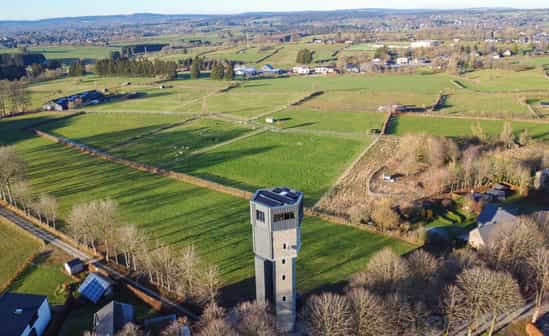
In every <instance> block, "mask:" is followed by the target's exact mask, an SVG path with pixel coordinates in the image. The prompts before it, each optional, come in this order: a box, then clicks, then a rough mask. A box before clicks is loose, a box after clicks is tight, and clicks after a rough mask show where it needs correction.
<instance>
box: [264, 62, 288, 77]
mask: <svg viewBox="0 0 549 336" xmlns="http://www.w3.org/2000/svg"><path fill="white" fill-rule="evenodd" d="M261 71H263V73H265V74H273V75H281V74H283V73H284V70H281V69H277V68H275V67H274V66H272V65H271V64H265V65H264V66H263V67H262V68H261Z"/></svg>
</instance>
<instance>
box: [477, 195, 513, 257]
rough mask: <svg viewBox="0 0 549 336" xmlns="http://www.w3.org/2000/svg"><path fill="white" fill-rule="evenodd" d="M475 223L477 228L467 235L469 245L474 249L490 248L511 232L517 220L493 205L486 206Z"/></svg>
mask: <svg viewBox="0 0 549 336" xmlns="http://www.w3.org/2000/svg"><path fill="white" fill-rule="evenodd" d="M477 222H478V228H476V229H474V230H472V231H471V232H470V233H469V245H471V246H472V247H473V248H476V249H478V248H481V247H483V246H491V245H493V244H494V243H495V242H496V241H497V240H498V239H499V238H500V237H501V236H502V235H504V234H507V233H509V232H512V231H513V230H514V229H515V227H516V226H517V224H518V218H517V217H516V216H515V215H513V214H511V213H510V212H509V211H507V210H505V209H502V208H501V207H498V206H497V205H495V204H488V205H486V206H485V207H484V209H483V210H482V212H481V213H480V215H479V216H478V219H477Z"/></svg>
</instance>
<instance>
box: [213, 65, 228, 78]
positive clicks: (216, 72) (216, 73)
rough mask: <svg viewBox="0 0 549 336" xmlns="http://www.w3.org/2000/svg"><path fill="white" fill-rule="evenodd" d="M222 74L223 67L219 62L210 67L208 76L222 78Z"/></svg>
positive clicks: (223, 71) (223, 73) (223, 72)
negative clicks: (210, 70)
mask: <svg viewBox="0 0 549 336" xmlns="http://www.w3.org/2000/svg"><path fill="white" fill-rule="evenodd" d="M224 75H225V67H224V66H223V64H221V63H216V64H215V65H214V66H213V67H212V72H211V74H210V78H211V79H215V80H222V79H223V76H224Z"/></svg>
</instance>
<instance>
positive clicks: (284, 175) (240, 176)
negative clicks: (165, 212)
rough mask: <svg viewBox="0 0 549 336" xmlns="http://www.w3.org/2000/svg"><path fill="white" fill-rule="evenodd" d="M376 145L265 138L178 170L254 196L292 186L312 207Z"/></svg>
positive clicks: (221, 150) (297, 136) (314, 138)
mask: <svg viewBox="0 0 549 336" xmlns="http://www.w3.org/2000/svg"><path fill="white" fill-rule="evenodd" d="M370 141H371V139H370V138H369V137H364V138H362V139H361V140H351V139H341V138H336V137H331V136H317V135H309V134H294V133H271V132H268V133H261V134H258V135H254V136H252V137H249V138H246V139H243V140H241V141H237V142H234V143H232V144H229V145H227V146H223V147H220V148H218V149H215V150H212V151H210V152H207V153H204V154H201V155H198V156H194V157H192V158H191V159H189V160H186V161H182V162H179V163H177V164H175V165H173V167H172V168H173V169H174V170H178V171H183V172H187V173H191V174H193V175H197V176H200V177H203V178H206V179H209V180H213V181H217V182H220V183H222V184H226V185H231V186H235V187H238V188H241V189H246V190H250V191H253V190H255V189H256V188H260V187H268V186H276V185H288V186H291V187H293V188H297V189H298V190H301V191H303V192H304V193H305V195H306V198H307V200H306V204H307V205H309V206H310V205H312V204H313V203H314V202H315V201H317V200H318V199H319V198H320V197H321V196H322V194H323V193H324V192H326V191H327V190H328V189H329V188H330V186H331V185H332V183H334V182H335V180H336V179H337V177H338V176H339V174H341V173H342V172H343V170H344V169H345V168H346V167H347V165H348V164H350V163H351V161H352V160H353V159H354V158H355V157H356V155H358V153H359V152H360V151H361V150H362V149H364V148H365V147H366V146H367V145H368V143H369V142H370Z"/></svg>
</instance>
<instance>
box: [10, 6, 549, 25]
mask: <svg viewBox="0 0 549 336" xmlns="http://www.w3.org/2000/svg"><path fill="white" fill-rule="evenodd" d="M490 9H493V10H547V9H549V7H525V8H517V7H504V6H492V7H456V8H432V7H416V8H386V7H365V8H340V9H325V10H289V11H268V10H266V11H250V12H236V11H235V12H225V13H222V12H219V13H215V12H194V13H192V12H189V13H162V12H130V13H113V14H92V15H76V16H52V17H41V18H29V19H2V18H0V22H1V23H9V22H29V23H30V22H39V21H46V20H59V19H78V18H89V17H105V18H107V17H114V16H136V15H160V16H239V15H246V14H289V13H308V12H317V13H322V12H338V11H339V12H340V11H365V10H387V11H460V10H490Z"/></svg>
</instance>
